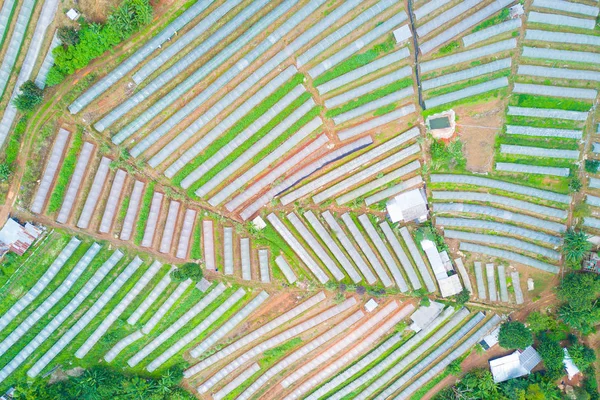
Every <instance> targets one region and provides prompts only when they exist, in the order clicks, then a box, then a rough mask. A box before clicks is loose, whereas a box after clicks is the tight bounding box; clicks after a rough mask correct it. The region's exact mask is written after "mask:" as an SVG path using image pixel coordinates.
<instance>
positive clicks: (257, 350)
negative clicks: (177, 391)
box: [184, 298, 356, 393]
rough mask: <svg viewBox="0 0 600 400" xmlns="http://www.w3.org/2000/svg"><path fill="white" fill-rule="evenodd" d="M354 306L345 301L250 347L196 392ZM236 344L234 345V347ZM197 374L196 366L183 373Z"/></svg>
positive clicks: (352, 302)
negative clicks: (267, 351)
mask: <svg viewBox="0 0 600 400" xmlns="http://www.w3.org/2000/svg"><path fill="white" fill-rule="evenodd" d="M354 305H356V300H355V299H354V298H350V299H347V300H346V301H344V302H343V303H341V304H339V305H337V306H334V307H331V308H329V309H327V310H325V311H323V312H321V313H319V314H317V315H316V316H314V317H312V318H310V319H308V320H306V321H304V322H302V323H300V324H298V325H296V326H294V327H292V328H289V329H287V330H285V331H283V332H282V333H280V334H278V335H275V336H273V337H272V338H270V339H268V340H266V341H264V342H262V343H260V344H258V345H256V346H254V347H252V348H251V349H249V350H248V351H246V352H245V353H244V354H242V355H240V356H238V357H237V358H235V359H234V360H233V361H231V362H229V363H228V364H227V365H225V366H224V367H222V368H221V369H220V370H219V371H217V373H216V374H214V375H213V376H212V377H211V378H210V379H208V380H207V381H206V382H204V383H203V384H202V385H201V386H199V387H198V392H200V393H206V392H207V391H208V390H210V388H212V387H213V386H214V385H215V384H216V383H217V382H219V381H220V380H222V379H223V378H224V377H226V376H228V375H229V374H231V373H232V372H233V371H235V370H236V369H237V368H239V367H240V366H242V365H243V364H245V362H246V361H247V360H249V359H252V358H254V357H256V356H257V355H259V354H262V353H264V352H265V351H266V350H268V349H272V348H273V347H276V346H277V345H279V344H281V343H283V342H285V341H286V340H289V339H291V338H292V337H295V336H298V335H300V334H302V333H303V332H306V331H307V330H309V329H312V328H314V327H315V326H317V325H319V324H321V323H323V322H325V321H328V320H330V319H332V318H335V317H336V316H338V315H339V314H341V313H342V312H344V311H346V310H348V309H349V308H351V307H353V306H354ZM273 322H274V321H273ZM269 328H270V330H272V329H274V327H272V326H271V324H269ZM261 329H262V328H259V329H258V330H256V331H254V332H253V333H252V334H250V335H248V336H251V335H253V334H254V333H255V332H258V331H260V330H261ZM258 337H260V336H258ZM256 338H257V337H254V338H253V339H252V340H254V339H256ZM236 343H237V342H236ZM236 343H234V345H235V344H236ZM229 347H231V346H229ZM205 361H206V360H205ZM203 363H204V361H203V362H202V363H200V364H198V365H201V364H203ZM197 372H198V370H197V368H196V366H194V367H192V368H190V369H188V370H186V371H184V376H185V377H189V376H192V375H194V374H195V373H197Z"/></svg>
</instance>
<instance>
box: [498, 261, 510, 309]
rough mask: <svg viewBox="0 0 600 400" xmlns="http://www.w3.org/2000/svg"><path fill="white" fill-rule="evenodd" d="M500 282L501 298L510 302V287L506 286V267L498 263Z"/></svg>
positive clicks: (505, 301)
mask: <svg viewBox="0 0 600 400" xmlns="http://www.w3.org/2000/svg"><path fill="white" fill-rule="evenodd" d="M498 282H499V283H500V300H501V301H503V302H504V303H508V287H507V286H506V269H505V267H504V265H502V264H500V265H498Z"/></svg>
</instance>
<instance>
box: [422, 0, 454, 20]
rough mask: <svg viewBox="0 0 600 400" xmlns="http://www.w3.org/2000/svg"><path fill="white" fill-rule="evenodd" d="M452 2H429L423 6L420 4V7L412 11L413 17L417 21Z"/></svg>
mask: <svg viewBox="0 0 600 400" xmlns="http://www.w3.org/2000/svg"><path fill="white" fill-rule="evenodd" d="M451 1H452V0H431V1H428V2H426V3H425V4H420V7H419V8H417V9H416V10H415V11H414V14H415V17H416V18H417V20H419V19H421V18H423V17H425V16H429V15H431V14H434V13H435V12H436V11H438V10H439V9H441V8H442V7H444V6H445V5H446V4H448V3H450V2H451Z"/></svg>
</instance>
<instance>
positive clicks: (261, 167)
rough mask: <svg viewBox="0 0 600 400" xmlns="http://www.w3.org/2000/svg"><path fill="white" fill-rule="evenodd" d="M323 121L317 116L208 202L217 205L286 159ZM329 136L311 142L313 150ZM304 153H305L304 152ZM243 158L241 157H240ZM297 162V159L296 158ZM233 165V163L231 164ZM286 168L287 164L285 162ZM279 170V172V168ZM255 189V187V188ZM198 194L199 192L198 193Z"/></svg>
mask: <svg viewBox="0 0 600 400" xmlns="http://www.w3.org/2000/svg"><path fill="white" fill-rule="evenodd" d="M322 124H323V121H322V120H321V117H319V116H316V117H315V118H313V119H312V120H311V121H310V122H308V123H307V124H306V125H304V126H303V127H302V128H300V129H299V130H298V132H296V133H294V134H293V135H292V136H291V137H289V138H288V139H287V140H286V141H285V142H283V143H282V144H280V145H279V146H278V147H277V148H276V149H274V150H273V151H272V152H271V153H269V154H268V155H266V156H265V157H264V158H263V159H262V160H260V161H259V162H257V163H256V164H254V165H253V166H252V167H251V168H249V169H248V170H247V171H246V172H244V173H243V174H241V175H240V176H238V177H237V178H236V179H235V180H233V181H232V182H230V183H229V185H227V186H225V187H224V188H223V189H221V190H220V191H219V192H217V193H216V194H215V195H214V196H212V197H211V198H210V199H208V203H209V204H210V205H212V206H217V205H219V204H220V203H222V202H223V201H225V199H227V198H228V197H229V196H231V195H232V194H233V193H235V192H236V191H237V190H238V189H240V188H241V187H242V186H243V185H244V184H246V183H248V182H249V181H251V180H252V179H254V178H255V177H256V176H257V175H259V174H260V173H261V172H263V171H265V170H266V169H267V168H269V166H270V165H271V164H273V163H274V162H275V161H277V160H281V159H284V157H285V154H286V153H287V152H288V151H290V150H292V149H293V148H295V147H296V146H297V145H299V144H300V143H301V142H302V141H303V140H304V139H306V138H307V137H308V136H309V135H311V134H312V133H313V132H314V131H315V130H317V129H318V128H319V127H321V125H322ZM326 139H327V137H325V138H317V140H315V141H314V142H313V143H311V148H312V150H313V151H314V150H316V149H315V148H314V147H313V145H316V147H317V148H318V147H321V146H322V145H323V144H324V143H325V140H326ZM302 154H304V153H302ZM240 158H241V157H240ZM294 162H295V160H294ZM230 165H231V164H230ZM284 168H285V164H284ZM277 172H279V171H278V170H277ZM263 184H264V183H263ZM253 190H255V189H253ZM196 194H197V193H196Z"/></svg>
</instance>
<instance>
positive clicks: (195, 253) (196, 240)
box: [190, 218, 202, 260]
mask: <svg viewBox="0 0 600 400" xmlns="http://www.w3.org/2000/svg"><path fill="white" fill-rule="evenodd" d="M201 242H202V221H201V220H200V218H198V220H197V221H196V227H195V228H194V233H193V235H192V248H191V250H190V257H191V258H193V259H194V260H200V259H202V247H201Z"/></svg>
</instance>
